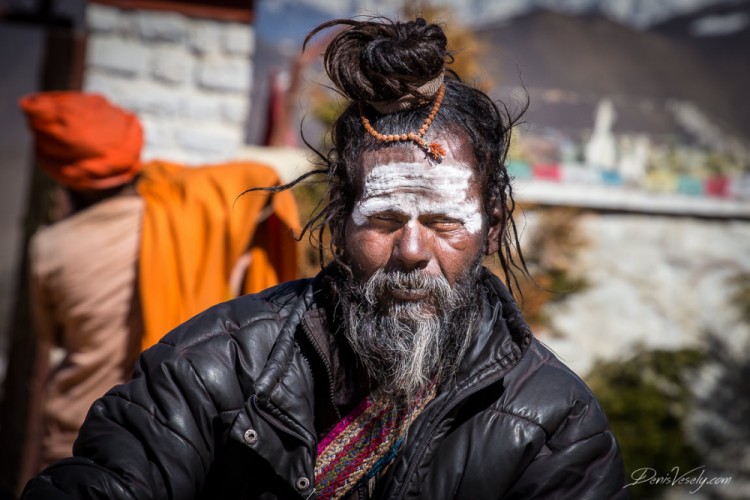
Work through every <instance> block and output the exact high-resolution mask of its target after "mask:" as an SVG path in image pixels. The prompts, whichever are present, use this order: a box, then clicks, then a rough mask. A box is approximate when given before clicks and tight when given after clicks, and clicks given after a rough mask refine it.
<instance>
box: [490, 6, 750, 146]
mask: <svg viewBox="0 0 750 500" xmlns="http://www.w3.org/2000/svg"><path fill="white" fill-rule="evenodd" d="M748 7H749V6H748V4H739V5H734V6H731V7H725V8H733V9H744V10H747V9H748ZM713 9H720V7H718V6H717V7H711V8H707V9H704V10H701V11H699V12H696V13H693V14H691V15H689V16H683V17H679V18H674V19H672V20H671V21H670V22H668V23H663V24H660V25H657V26H654V27H653V28H652V29H649V30H647V31H637V30H634V29H631V28H629V27H626V26H624V25H621V24H618V23H617V22H615V21H612V20H610V19H607V18H605V17H603V16H601V15H597V14H589V15H583V16H570V15H566V14H562V13H556V12H550V11H545V10H539V11H535V12H532V13H528V14H525V15H523V16H519V17H517V18H514V19H512V20H509V21H505V22H495V23H491V24H487V25H484V26H481V27H480V28H478V29H477V36H478V38H479V39H480V40H481V41H482V42H484V43H485V44H486V45H487V47H488V50H487V53H486V55H485V59H486V60H485V61H484V62H485V67H486V68H487V72H488V74H489V75H490V76H491V77H492V78H494V79H495V82H496V83H497V86H496V88H495V91H494V92H495V94H496V95H497V96H504V95H507V92H508V90H509V89H511V88H513V87H518V86H519V85H520V84H521V83H522V82H523V85H524V86H525V87H526V88H527V89H528V90H529V93H530V96H531V98H532V106H531V108H530V110H529V114H528V115H527V120H528V121H529V122H531V123H535V122H536V123H543V124H545V125H549V126H552V127H554V128H559V129H560V130H567V131H575V130H579V129H581V128H586V127H590V125H591V123H592V119H593V114H594V107H595V106H596V103H597V102H598V101H599V99H601V98H602V97H610V98H612V99H613V100H614V102H615V105H616V106H617V109H618V120H617V122H616V124H615V132H618V131H619V132H623V131H640V132H645V133H649V134H655V135H670V134H672V135H673V134H679V133H680V132H681V129H680V127H679V126H677V124H676V123H675V122H674V117H673V116H672V113H670V112H669V111H668V105H669V103H670V100H672V99H679V100H686V101H692V102H694V103H695V104H696V105H697V106H698V107H699V108H700V110H701V111H702V112H703V113H705V114H706V115H708V116H709V117H710V118H711V120H712V121H715V122H716V123H718V124H719V125H720V126H721V127H722V129H724V130H726V131H728V132H731V133H732V134H736V135H740V136H741V137H744V138H745V139H750V116H748V111H747V110H748V108H750V107H749V106H746V105H744V98H745V95H746V90H745V89H747V88H748V83H750V68H748V60H750V59H748V58H747V57H745V58H744V61H741V59H742V56H741V55H740V53H741V52H742V50H739V49H738V47H737V46H736V44H737V43H738V42H737V40H739V39H740V37H747V36H748V32H747V28H745V30H743V31H741V32H740V33H735V34H733V35H731V36H728V37H711V38H710V39H709V38H706V37H700V38H696V37H694V36H690V35H689V31H688V28H687V27H688V26H690V23H691V22H693V21H694V20H695V19H696V18H697V17H699V16H701V15H705V13H704V11H705V12H713ZM743 39H744V38H743ZM748 46H750V45H748V44H747V43H745V44H744V46H743V47H744V51H745V52H746V51H747V47H748ZM738 103H743V104H742V105H738ZM739 108H744V109H743V110H740V109H739Z"/></svg>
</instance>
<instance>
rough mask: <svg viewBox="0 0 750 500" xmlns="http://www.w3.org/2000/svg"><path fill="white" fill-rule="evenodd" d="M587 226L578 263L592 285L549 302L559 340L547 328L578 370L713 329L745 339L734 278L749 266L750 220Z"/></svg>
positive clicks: (688, 340)
mask: <svg viewBox="0 0 750 500" xmlns="http://www.w3.org/2000/svg"><path fill="white" fill-rule="evenodd" d="M532 226H533V222H532ZM580 227H581V229H582V231H583V234H584V235H585V237H586V238H587V239H588V241H589V245H588V246H587V247H586V248H584V249H583V250H581V252H580V253H579V254H578V256H577V261H578V262H577V266H576V268H577V269H579V270H580V271H581V273H582V274H583V276H585V278H586V280H587V281H588V282H589V284H590V286H589V287H588V288H586V289H585V290H583V291H581V292H578V293H576V294H573V295H572V296H571V297H570V298H569V299H568V300H567V301H564V302H562V303H560V304H559V305H553V306H552V307H551V308H550V310H549V313H550V317H551V328H552V329H553V330H554V331H556V332H557V333H559V335H561V336H560V337H555V336H549V335H545V332H539V334H540V335H539V337H540V338H541V339H542V340H543V341H544V342H545V343H547V344H548V345H550V347H552V348H553V350H554V351H555V352H557V354H558V355H560V357H561V358H562V359H563V360H564V361H565V362H566V363H567V364H568V365H569V366H571V368H573V369H574V370H575V371H576V372H578V373H579V374H586V373H587V372H588V371H589V369H590V368H591V366H592V363H593V362H594V360H595V359H596V358H604V359H614V358H617V357H621V356H623V355H627V354H628V353H629V352H630V351H631V349H632V348H633V347H634V346H635V345H637V344H639V343H642V344H644V345H645V346H648V347H653V348H668V349H674V348H679V347H682V346H685V345H691V344H693V345H694V344H696V343H698V342H700V340H701V337H702V335H703V334H704V333H705V332H706V331H712V332H714V333H717V334H719V335H720V336H721V337H723V338H725V339H728V340H729V343H730V345H733V346H735V347H736V348H737V349H741V348H742V346H743V345H746V344H743V342H745V341H746V340H747V339H748V338H750V325H747V324H744V325H743V324H741V322H740V321H739V317H738V312H737V310H736V309H735V308H734V307H733V306H732V305H731V301H730V295H731V293H732V287H731V283H730V280H732V279H733V278H734V277H736V276H738V275H740V274H741V273H743V272H745V273H747V272H750V221H749V220H731V219H728V220H706V219H699V218H693V217H668V216H649V215H640V214H637V215H622V214H620V215H616V214H596V213H591V214H587V215H583V216H581V219H580ZM531 230H533V227H532V228H531Z"/></svg>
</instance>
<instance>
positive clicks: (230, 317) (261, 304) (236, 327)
mask: <svg viewBox="0 0 750 500" xmlns="http://www.w3.org/2000/svg"><path fill="white" fill-rule="evenodd" d="M309 288H310V280H309V279H300V280H295V281H289V282H285V283H281V284H279V285H276V286H273V287H270V288H267V289H266V290H263V291H262V292H259V293H255V294H249V295H243V296H240V297H237V298H235V299H232V300H228V301H226V302H222V303H219V304H216V305H214V306H212V307H210V308H208V309H206V310H205V311H203V312H201V313H199V314H197V315H196V316H194V317H193V318H191V319H189V320H187V321H186V322H184V323H182V324H181V325H179V326H177V327H176V328H174V329H173V330H172V331H171V332H169V333H168V334H167V335H165V336H164V337H163V338H162V339H161V341H160V342H159V343H160V344H167V345H170V346H172V347H175V348H177V349H178V350H180V351H181V352H183V353H184V352H187V351H189V350H191V349H193V348H194V347H197V346H199V345H204V344H206V343H213V342H215V341H217V340H218V341H221V342H236V341H237V340H238V338H242V337H246V336H248V335H250V336H255V337H256V338H258V337H267V338H268V340H269V341H273V340H274V339H275V336H276V335H278V332H279V331H280V330H281V328H282V326H283V325H284V324H285V323H286V321H287V319H288V318H289V316H290V315H294V314H301V313H303V312H304V311H305V310H306V309H307V308H308V307H310V303H311V299H310V295H311V292H310V291H309Z"/></svg>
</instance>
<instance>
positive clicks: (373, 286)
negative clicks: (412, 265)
mask: <svg viewBox="0 0 750 500" xmlns="http://www.w3.org/2000/svg"><path fill="white" fill-rule="evenodd" d="M394 290H403V291H423V292H426V293H427V294H428V296H431V297H433V300H439V301H441V302H442V301H445V300H446V299H447V298H448V297H449V296H450V295H451V291H452V287H451V285H450V283H449V282H448V280H447V279H446V278H445V276H443V275H435V274H430V273H427V272H425V271H410V272H403V271H385V270H383V269H379V270H377V271H376V272H375V274H373V275H372V276H371V277H370V279H369V280H368V281H367V286H366V288H365V298H366V299H367V300H368V301H369V302H371V303H377V302H378V300H379V298H380V297H382V296H383V295H384V294H387V293H388V292H391V291H394Z"/></svg>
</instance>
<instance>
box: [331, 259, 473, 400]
mask: <svg viewBox="0 0 750 500" xmlns="http://www.w3.org/2000/svg"><path fill="white" fill-rule="evenodd" d="M478 276H479V265H477V266H476V267H473V268H472V271H471V272H470V273H467V275H466V276H463V277H461V278H460V279H459V280H457V282H456V284H455V285H454V287H451V286H450V284H449V283H448V281H447V280H446V279H445V278H444V277H443V276H432V275H429V274H427V273H425V272H422V271H413V272H409V273H403V272H399V271H394V272H385V271H383V270H382V269H381V270H379V271H377V272H376V273H375V274H374V275H373V276H372V277H370V279H368V280H367V281H364V282H357V281H355V282H354V283H351V282H350V283H349V284H348V285H346V286H341V287H340V290H341V305H342V310H343V313H344V318H345V323H346V324H345V328H344V331H345V334H346V337H347V339H348V340H349V343H350V344H351V347H352V349H353V350H354V352H355V353H356V354H357V355H358V356H359V358H360V360H361V362H362V364H363V365H364V367H365V368H366V369H367V372H368V374H369V376H370V378H371V379H373V381H374V382H376V384H377V388H378V391H379V393H380V394H382V395H385V396H386V397H389V398H390V399H392V400H393V401H394V402H395V403H398V404H411V403H414V402H415V401H416V400H417V398H418V397H419V396H420V394H422V393H423V392H424V390H425V389H426V388H427V387H428V386H429V385H430V384H431V383H433V382H434V383H441V382H443V381H445V380H447V379H448V378H450V377H452V376H453V375H455V373H456V371H457V370H458V366H459V363H460V361H461V359H463V356H464V353H465V352H466V349H467V348H468V346H469V344H470V342H471V337H472V332H473V331H474V327H475V325H476V323H477V320H478V318H479V316H480V311H481V303H482V297H483V294H482V293H480V290H481V285H480V284H479V280H478ZM393 289H403V290H427V291H429V294H428V298H427V299H425V300H422V301H399V300H397V299H395V298H393V296H392V295H391V294H390V291H391V290H393Z"/></svg>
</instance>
